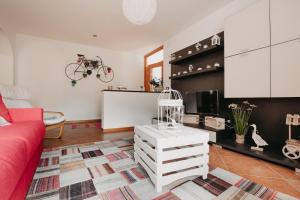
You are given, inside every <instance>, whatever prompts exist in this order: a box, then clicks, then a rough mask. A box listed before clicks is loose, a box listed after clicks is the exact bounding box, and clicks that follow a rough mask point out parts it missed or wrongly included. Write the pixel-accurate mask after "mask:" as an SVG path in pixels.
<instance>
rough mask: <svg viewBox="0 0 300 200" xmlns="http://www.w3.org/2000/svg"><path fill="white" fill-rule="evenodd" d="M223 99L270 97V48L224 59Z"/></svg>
mask: <svg viewBox="0 0 300 200" xmlns="http://www.w3.org/2000/svg"><path fill="white" fill-rule="evenodd" d="M225 97H226V98H240V97H250V98H252V97H270V47H267V48H263V49H259V50H256V51H251V52H248V53H243V54H239V55H236V56H232V57H229V58H225Z"/></svg>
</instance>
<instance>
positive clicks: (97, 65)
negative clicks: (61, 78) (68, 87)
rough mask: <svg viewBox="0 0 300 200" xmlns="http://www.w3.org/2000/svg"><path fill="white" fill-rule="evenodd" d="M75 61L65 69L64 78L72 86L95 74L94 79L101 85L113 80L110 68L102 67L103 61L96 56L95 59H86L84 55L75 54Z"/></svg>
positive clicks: (112, 72)
mask: <svg viewBox="0 0 300 200" xmlns="http://www.w3.org/2000/svg"><path fill="white" fill-rule="evenodd" d="M77 57H78V58H77V61H76V62H74V63H70V64H68V65H67V66H66V68H65V74H66V76H67V77H68V78H69V79H70V80H71V84H72V86H75V85H76V83H77V82H78V81H80V80H83V79H85V78H88V77H89V76H91V75H92V74H93V72H94V71H95V72H96V78H97V79H99V80H100V81H101V82H103V83H109V82H111V81H112V80H113V79H114V71H113V69H112V68H111V67H108V66H106V65H104V63H103V60H102V59H101V58H100V57H99V56H97V59H94V60H92V59H87V58H86V57H85V55H82V54H77Z"/></svg>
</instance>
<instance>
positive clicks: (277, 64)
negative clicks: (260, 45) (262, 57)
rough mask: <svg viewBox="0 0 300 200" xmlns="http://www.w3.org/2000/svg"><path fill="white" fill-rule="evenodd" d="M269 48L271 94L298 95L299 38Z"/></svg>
mask: <svg viewBox="0 0 300 200" xmlns="http://www.w3.org/2000/svg"><path fill="white" fill-rule="evenodd" d="M271 48H272V51H271V52H272V54H271V58H272V70H271V83H272V88H271V96H272V97H300V88H299V87H300V63H299V58H300V39H298V40H293V41H290V42H286V43H283V44H280V45H275V46H272V47H271Z"/></svg>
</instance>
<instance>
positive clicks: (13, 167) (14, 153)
mask: <svg viewBox="0 0 300 200" xmlns="http://www.w3.org/2000/svg"><path fill="white" fill-rule="evenodd" d="M0 152H1V153H0V194H1V199H9V197H10V196H11V194H12V192H13V191H14V189H15V187H16V185H17V184H18V182H19V180H20V178H21V177H22V174H23V173H24V169H25V167H26V166H27V156H26V155H25V154H26V153H25V152H26V144H25V143H24V142H23V141H22V140H18V139H12V138H9V139H5V138H1V139H0Z"/></svg>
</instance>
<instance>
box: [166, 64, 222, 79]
mask: <svg viewBox="0 0 300 200" xmlns="http://www.w3.org/2000/svg"><path fill="white" fill-rule="evenodd" d="M223 70H224V68H223V67H212V68H209V69H203V70H201V71H194V72H188V73H186V74H182V75H177V76H170V77H169V79H172V80H176V79H183V78H188V77H191V76H196V75H200V74H206V73H212V72H217V71H223Z"/></svg>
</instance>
